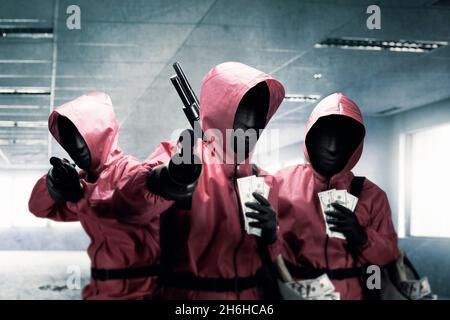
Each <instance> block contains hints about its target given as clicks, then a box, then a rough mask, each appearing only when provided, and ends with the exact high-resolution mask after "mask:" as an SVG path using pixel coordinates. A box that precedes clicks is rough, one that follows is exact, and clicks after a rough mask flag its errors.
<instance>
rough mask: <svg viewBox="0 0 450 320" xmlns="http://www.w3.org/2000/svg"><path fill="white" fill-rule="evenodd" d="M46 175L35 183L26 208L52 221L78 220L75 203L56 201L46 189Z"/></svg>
mask: <svg viewBox="0 0 450 320" xmlns="http://www.w3.org/2000/svg"><path fill="white" fill-rule="evenodd" d="M46 178H47V175H44V176H42V177H41V178H40V179H39V180H38V181H37V182H36V184H35V186H34V188H33V191H32V192H31V196H30V200H29V201H28V209H29V211H30V212H31V213H32V214H34V215H35V216H36V217H38V218H48V219H51V220H54V221H64V222H70V221H78V220H79V219H78V214H77V212H78V210H77V205H76V204H72V203H70V202H66V203H56V202H55V200H53V198H52V197H51V196H50V194H49V193H48V190H47V185H46V182H45V180H46Z"/></svg>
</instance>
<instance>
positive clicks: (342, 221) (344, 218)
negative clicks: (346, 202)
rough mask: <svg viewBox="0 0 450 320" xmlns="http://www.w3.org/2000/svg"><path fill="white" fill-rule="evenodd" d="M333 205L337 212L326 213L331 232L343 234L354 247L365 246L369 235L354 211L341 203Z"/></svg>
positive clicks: (328, 211) (329, 211)
mask: <svg viewBox="0 0 450 320" xmlns="http://www.w3.org/2000/svg"><path fill="white" fill-rule="evenodd" d="M331 205H332V206H333V208H334V209H335V210H327V211H325V214H326V215H327V223H328V224H329V226H330V230H331V231H337V232H341V233H343V234H344V235H345V238H346V239H347V242H348V243H349V244H350V245H352V246H355V247H360V246H364V245H365V244H366V243H367V241H368V238H367V233H366V231H365V230H364V228H363V227H362V226H361V225H360V224H359V222H358V219H357V218H356V215H355V214H354V213H353V211H351V210H350V209H348V208H346V207H344V206H343V205H340V204H339V203H332V204H331Z"/></svg>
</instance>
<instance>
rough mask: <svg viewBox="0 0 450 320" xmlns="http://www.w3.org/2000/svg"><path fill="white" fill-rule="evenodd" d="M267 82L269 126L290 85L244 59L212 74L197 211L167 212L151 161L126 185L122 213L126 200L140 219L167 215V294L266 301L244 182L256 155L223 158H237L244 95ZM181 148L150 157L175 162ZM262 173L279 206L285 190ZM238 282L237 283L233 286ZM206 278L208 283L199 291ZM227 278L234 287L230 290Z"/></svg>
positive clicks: (203, 114)
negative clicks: (233, 135)
mask: <svg viewBox="0 0 450 320" xmlns="http://www.w3.org/2000/svg"><path fill="white" fill-rule="evenodd" d="M263 81H265V82H266V84H267V85H268V88H269V92H270V102H269V110H268V114H267V121H266V124H267V122H268V121H269V120H270V118H271V117H272V116H273V114H274V113H275V111H276V110H277V108H278V107H279V105H280V103H281V102H282V100H283V98H284V89H283V86H282V85H281V84H280V83H279V82H278V81H276V80H275V79H273V78H271V77H270V76H268V75H267V74H264V73H263V72H261V71H258V70H256V69H253V68H251V67H249V66H246V65H244V64H241V63H236V62H227V63H222V64H220V65H218V66H216V67H214V68H213V69H211V70H210V71H209V72H208V73H207V74H206V76H205V78H204V80H203V84H202V90H201V95H200V110H201V111H200V118H201V125H202V129H203V131H204V132H205V134H206V136H208V138H210V139H209V141H208V142H204V143H203V144H199V145H198V146H199V148H198V149H199V154H201V156H202V157H203V158H202V159H203V169H202V170H203V171H202V175H201V176H200V178H199V181H198V185H197V188H196V190H195V192H194V194H193V197H192V208H191V209H190V210H183V209H179V208H177V207H176V206H174V207H172V208H171V210H169V211H167V212H165V213H164V214H162V213H163V212H164V210H166V206H164V205H161V204H158V201H157V200H158V199H159V197H157V196H155V195H154V194H151V193H150V192H149V191H148V189H147V187H146V184H145V181H146V178H147V175H148V173H149V170H151V166H150V165H149V166H148V167H145V166H143V167H142V168H141V169H140V170H139V171H138V172H137V173H136V174H135V175H134V178H131V179H130V180H128V181H127V182H126V183H124V184H123V185H121V186H120V187H119V189H118V191H119V192H118V193H117V194H116V200H117V202H116V206H115V208H116V210H120V208H121V204H125V208H130V206H131V205H130V204H133V205H134V206H133V209H132V210H129V209H128V210H123V211H121V212H120V214H123V215H124V216H123V217H122V219H127V216H128V219H129V220H130V221H133V222H135V223H136V222H141V223H147V221H151V220H152V219H153V217H155V216H158V215H161V214H162V215H161V231H160V236H161V263H162V268H163V270H164V272H163V279H162V281H161V283H162V289H161V295H160V297H161V298H162V299H259V298H261V292H260V291H259V290H258V288H257V287H256V286H254V285H251V283H252V281H251V280H252V279H253V277H254V276H255V274H256V272H257V271H258V269H259V268H260V267H261V265H262V263H261V258H260V256H259V255H258V251H257V239H256V237H255V236H254V235H248V234H247V233H246V232H245V231H244V227H243V221H242V212H241V209H240V202H239V199H238V190H237V184H236V179H237V178H240V177H246V176H250V175H252V174H253V173H252V166H251V164H250V163H249V162H248V159H247V160H246V161H245V162H244V163H241V164H239V165H237V164H235V163H219V162H220V161H217V160H218V159H217V155H218V153H219V152H220V153H223V154H224V155H226V156H229V157H231V158H233V156H234V155H233V154H230V150H232V149H231V148H227V144H228V142H227V141H229V140H226V138H229V135H230V134H229V132H227V129H233V122H234V118H235V114H236V110H237V108H238V105H239V102H240V101H241V99H242V97H243V96H244V95H245V93H246V92H247V91H249V89H251V88H252V87H254V86H255V85H257V84H258V83H261V82H263ZM210 129H216V130H218V132H219V133H220V134H221V135H222V137H223V141H220V139H215V138H216V136H213V135H212V134H211V135H210V134H209V133H208V130H210ZM175 151H176V147H175V144H174V143H171V142H163V143H161V145H160V147H159V148H158V149H157V151H156V152H155V153H154V155H153V156H150V157H149V158H155V157H159V158H161V157H162V156H163V155H164V154H165V155H166V159H165V161H168V160H169V159H170V157H171V156H172V155H173V154H174V153H175ZM231 152H232V153H233V152H234V151H231ZM259 176H261V177H264V178H265V182H266V183H267V184H268V186H269V187H270V188H271V191H270V194H269V199H268V200H269V202H270V203H271V205H272V207H274V208H275V209H276V203H277V190H276V185H275V184H274V181H273V178H272V177H271V176H269V175H267V174H265V173H264V172H261V171H260V172H259ZM125 215H127V216H125ZM269 251H270V254H271V255H272V257H271V258H272V259H274V258H275V255H276V254H277V253H279V252H280V245H279V244H278V243H277V242H275V243H274V244H272V245H270V246H269ZM237 278H243V279H240V280H236V279H237ZM241 280H242V281H241ZM167 281H169V282H170V283H167ZM233 281H234V284H236V287H234V288H226V286H229V284H230V283H231V284H233ZM205 282H207V284H206V285H205V286H206V288H205V287H203V288H198V286H201V285H202V284H205ZM211 282H217V288H215V289H214V288H211ZM222 282H227V284H228V285H225V287H224V286H223V283H222ZM190 283H191V284H192V283H193V285H190ZM220 283H222V285H221V284H220Z"/></svg>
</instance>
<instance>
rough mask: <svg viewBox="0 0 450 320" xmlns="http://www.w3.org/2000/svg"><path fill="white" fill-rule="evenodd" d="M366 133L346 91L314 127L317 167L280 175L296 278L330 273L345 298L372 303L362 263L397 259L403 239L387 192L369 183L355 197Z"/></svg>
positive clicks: (312, 160) (283, 223)
mask: <svg viewBox="0 0 450 320" xmlns="http://www.w3.org/2000/svg"><path fill="white" fill-rule="evenodd" d="M364 136H365V128H364V123H363V119H362V115H361V112H360V110H359V108H358V106H357V105H356V104H355V103H354V102H353V101H352V100H350V99H349V98H347V97H346V96H344V95H343V94H341V93H335V94H332V95H330V96H327V97H326V98H324V99H323V100H322V101H321V102H320V103H319V104H318V105H317V106H316V107H315V109H314V110H313V111H312V114H311V116H310V118H309V120H308V122H307V126H306V135H305V143H304V154H305V158H306V160H307V161H308V162H309V163H306V164H302V165H296V166H293V167H288V168H285V169H282V170H280V171H279V172H278V173H276V174H275V177H276V179H277V181H278V183H279V223H280V228H281V231H282V234H283V240H284V247H283V256H284V257H285V260H286V265H287V267H288V269H289V271H290V272H291V274H292V276H293V277H294V279H296V280H305V279H313V278H317V277H319V276H321V275H322V274H324V273H326V274H328V276H329V277H330V279H331V280H332V282H333V285H334V287H335V291H336V292H339V294H340V298H341V299H355V300H356V299H364V298H365V295H364V292H365V288H363V287H362V282H361V279H360V276H361V274H362V269H361V266H363V265H367V264H376V265H385V264H387V263H389V262H392V261H394V260H395V259H397V257H398V255H399V252H398V247H397V235H396V233H395V230H394V227H393V224H392V217H391V210H390V208H389V203H388V199H387V197H386V194H385V193H384V192H383V190H381V189H380V188H379V187H378V186H377V185H375V184H374V183H373V182H371V181H370V180H368V179H365V180H363V181H364V182H363V184H362V186H361V188H362V189H360V190H361V191H360V194H359V199H358V198H356V197H355V196H354V195H352V194H350V190H351V188H350V186H351V185H352V181H355V180H353V179H354V175H353V173H352V172H351V171H350V170H351V169H352V168H353V167H354V166H355V165H356V163H357V162H358V160H359V158H360V156H361V153H362V150H363V141H364Z"/></svg>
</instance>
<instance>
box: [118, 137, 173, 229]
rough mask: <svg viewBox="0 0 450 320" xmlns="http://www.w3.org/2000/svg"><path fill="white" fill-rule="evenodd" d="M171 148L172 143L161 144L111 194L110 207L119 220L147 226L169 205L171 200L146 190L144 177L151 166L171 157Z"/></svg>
mask: <svg viewBox="0 0 450 320" xmlns="http://www.w3.org/2000/svg"><path fill="white" fill-rule="evenodd" d="M173 148H174V147H173V144H171V143H166V142H163V143H161V144H160V146H159V147H158V148H157V150H156V151H155V152H154V153H153V154H152V155H150V156H149V157H148V158H147V159H146V160H145V161H144V162H143V163H142V164H140V165H139V166H138V167H136V168H135V169H134V170H133V171H132V172H130V173H129V174H128V175H127V176H126V177H125V178H123V179H121V181H119V182H118V184H117V186H116V188H115V190H114V193H113V196H112V208H113V212H114V215H115V217H116V218H117V219H118V220H119V221H121V222H123V223H130V224H138V225H146V224H149V223H150V222H151V221H152V220H153V219H154V218H155V217H156V216H158V215H160V214H161V213H163V212H164V211H166V210H167V209H169V208H170V207H171V206H172V204H173V201H169V200H166V199H164V198H163V197H161V196H159V195H155V194H153V193H151V192H150V191H149V190H148V188H147V176H148V174H149V173H150V172H151V170H152V169H153V168H154V167H156V166H159V165H161V164H164V163H167V162H168V161H169V160H170V158H171V156H172V154H173V152H174V149H173ZM175 150H176V149H175Z"/></svg>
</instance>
